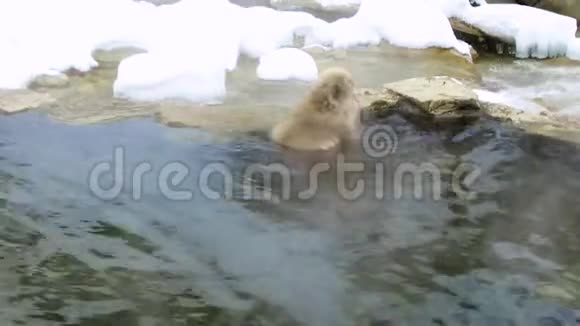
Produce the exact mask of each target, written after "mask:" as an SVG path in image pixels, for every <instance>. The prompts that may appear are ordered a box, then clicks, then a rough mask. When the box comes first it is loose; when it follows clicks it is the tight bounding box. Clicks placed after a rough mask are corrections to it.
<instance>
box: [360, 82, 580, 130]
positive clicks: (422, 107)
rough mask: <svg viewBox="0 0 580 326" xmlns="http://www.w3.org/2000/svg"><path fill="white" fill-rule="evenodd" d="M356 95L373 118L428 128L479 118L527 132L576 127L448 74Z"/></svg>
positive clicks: (575, 121) (568, 119) (579, 121)
mask: <svg viewBox="0 0 580 326" xmlns="http://www.w3.org/2000/svg"><path fill="white" fill-rule="evenodd" d="M356 94H357V97H358V99H359V102H360V103H361V105H362V106H363V107H364V108H365V111H366V113H370V114H371V116H373V117H378V118H384V117H387V116H390V115H392V114H399V115H401V116H402V117H404V118H406V119H407V120H409V121H411V122H413V123H415V124H416V125H418V126H423V127H428V128H430V127H438V126H444V127H449V126H463V125H467V124H471V123H473V122H475V121H477V120H478V119H480V118H492V119H498V120H501V121H508V122H511V123H514V124H516V125H518V126H520V127H522V128H524V129H526V130H528V131H529V132H534V133H540V134H547V135H556V134H557V132H556V131H558V132H565V131H574V130H578V129H579V128H580V119H575V118H572V117H569V116H561V115H557V114H555V113H552V112H550V111H548V110H547V109H543V110H541V111H538V110H533V109H530V108H527V107H514V106H513V105H510V103H502V101H503V100H502V99H494V98H493V96H488V95H486V94H484V95H479V94H480V93H479V92H475V91H474V90H472V89H471V88H470V87H468V86H467V85H464V84H462V83H461V82H460V81H458V80H456V79H454V78H451V77H443V76H441V77H419V78H411V79H406V80H401V81H398V82H394V83H390V84H385V85H383V87H382V88H381V89H368V88H362V89H357V90H356ZM492 101H493V102H492ZM523 105H524V106H525V104H523ZM576 135H577V133H574V137H576ZM558 138H560V137H559V136H558Z"/></svg>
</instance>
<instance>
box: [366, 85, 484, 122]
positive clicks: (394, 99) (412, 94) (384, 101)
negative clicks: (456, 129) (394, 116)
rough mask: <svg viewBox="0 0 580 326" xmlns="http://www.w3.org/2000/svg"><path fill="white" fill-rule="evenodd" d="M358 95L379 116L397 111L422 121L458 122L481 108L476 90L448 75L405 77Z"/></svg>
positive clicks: (472, 115)
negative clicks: (377, 89)
mask: <svg viewBox="0 0 580 326" xmlns="http://www.w3.org/2000/svg"><path fill="white" fill-rule="evenodd" d="M357 95H358V96H359V97H361V98H362V100H361V102H362V103H365V102H367V103H368V102H370V105H369V106H368V108H367V110H369V111H370V112H373V113H375V114H378V115H379V116H382V115H389V114H391V113H395V112H396V113H399V114H402V115H404V116H406V117H408V118H412V119H413V118H418V119H419V120H421V122H461V121H465V119H471V118H474V119H476V118H478V117H479V116H480V115H481V113H482V112H483V111H482V110H481V105H480V103H479V100H478V97H477V94H475V92H473V90H471V89H470V88H469V87H467V86H465V85H463V84H462V83H461V82H459V81H458V80H456V79H453V78H451V77H422V78H412V79H406V80H402V81H398V82H394V83H390V84H386V85H384V87H383V89H382V90H381V91H378V92H376V91H375V92H373V91H372V90H362V91H359V94H357Z"/></svg>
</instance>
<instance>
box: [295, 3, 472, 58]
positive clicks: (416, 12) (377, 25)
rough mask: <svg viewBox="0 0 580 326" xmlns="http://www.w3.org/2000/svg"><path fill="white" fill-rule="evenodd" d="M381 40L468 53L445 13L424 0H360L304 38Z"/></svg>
mask: <svg viewBox="0 0 580 326" xmlns="http://www.w3.org/2000/svg"><path fill="white" fill-rule="evenodd" d="M466 1H467V0H466ZM382 40H384V41H387V42H389V43H391V44H393V45H396V46H401V47H408V48H428V47H441V48H455V49H456V50H458V51H459V52H461V53H464V54H466V55H469V51H467V52H466V51H465V46H464V45H463V44H461V43H460V42H459V41H458V40H457V38H456V37H455V34H454V33H453V29H452V28H451V25H450V23H449V20H448V19H447V16H446V15H445V14H444V13H443V11H442V10H441V9H440V8H439V7H438V6H437V5H435V4H433V3H431V2H430V1H427V0H404V1H402V0H363V1H362V3H361V5H360V7H359V9H358V12H357V13H356V14H355V15H354V16H353V17H350V18H343V19H339V20H337V21H335V22H332V23H319V24H317V25H315V26H314V27H313V29H312V30H311V32H310V33H309V34H307V37H306V40H305V41H306V43H307V44H309V45H310V44H317V43H318V44H322V45H327V46H333V47H352V46H357V45H358V46H361V45H373V44H377V43H380V41H382Z"/></svg>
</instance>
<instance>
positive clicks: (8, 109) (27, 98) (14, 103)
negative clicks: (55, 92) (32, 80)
mask: <svg viewBox="0 0 580 326" xmlns="http://www.w3.org/2000/svg"><path fill="white" fill-rule="evenodd" d="M54 102H55V99H54V98H53V97H51V96H50V95H48V94H45V93H39V92H34V91H31V90H26V89H23V90H0V113H2V112H3V113H15V112H20V111H24V110H27V109H34V108H38V107H40V106H45V105H50V104H52V103H54Z"/></svg>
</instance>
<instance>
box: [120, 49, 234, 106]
mask: <svg viewBox="0 0 580 326" xmlns="http://www.w3.org/2000/svg"><path fill="white" fill-rule="evenodd" d="M225 78H226V69H225V68H224V66H223V65H222V64H220V63H219V62H217V63H216V62H215V61H213V62H212V61H211V60H210V58H202V57H199V56H198V57H197V58H193V57H186V56H177V57H176V56H174V55H172V54H171V53H159V52H157V53H141V54H136V55H133V56H131V57H129V58H126V59H124V60H123V61H122V62H121V64H120V65H119V69H118V74H117V79H116V80H115V83H114V85H113V88H114V93H115V96H118V97H122V98H128V99H131V100H137V101H158V100H162V99H186V100H190V101H192V102H196V103H216V102H220V101H221V100H222V99H223V97H224V96H225V94H226V85H225Z"/></svg>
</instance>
